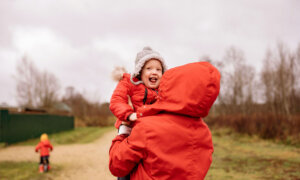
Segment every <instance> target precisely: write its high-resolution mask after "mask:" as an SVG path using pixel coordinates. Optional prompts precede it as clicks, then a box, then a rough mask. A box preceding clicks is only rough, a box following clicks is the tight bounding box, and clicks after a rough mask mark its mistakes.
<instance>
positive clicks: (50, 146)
mask: <svg viewBox="0 0 300 180" xmlns="http://www.w3.org/2000/svg"><path fill="white" fill-rule="evenodd" d="M49 148H50V151H52V150H53V146H52V144H51V143H49Z"/></svg>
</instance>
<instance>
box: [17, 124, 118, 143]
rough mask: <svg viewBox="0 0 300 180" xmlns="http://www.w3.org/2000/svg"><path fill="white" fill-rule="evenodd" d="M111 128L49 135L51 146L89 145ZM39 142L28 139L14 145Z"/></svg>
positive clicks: (76, 130)
mask: <svg viewBox="0 0 300 180" xmlns="http://www.w3.org/2000/svg"><path fill="white" fill-rule="evenodd" d="M112 129H113V127H110V126H109V127H102V128H99V127H79V128H75V129H74V130H71V131H64V132H60V133H55V134H49V139H50V141H51V144H53V145H59V144H75V143H78V144H82V143H90V142H92V141H94V140H95V139H98V138H99V137H100V136H102V135H103V134H104V133H105V132H107V131H110V130H112ZM39 141H40V139H39V138H35V139H30V140H28V141H24V142H20V143H17V144H16V145H36V144H37V143H38V142H39Z"/></svg>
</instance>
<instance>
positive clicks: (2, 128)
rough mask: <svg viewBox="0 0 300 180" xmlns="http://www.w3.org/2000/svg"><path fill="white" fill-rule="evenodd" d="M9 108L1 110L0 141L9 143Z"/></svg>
mask: <svg viewBox="0 0 300 180" xmlns="http://www.w3.org/2000/svg"><path fill="white" fill-rule="evenodd" d="M7 131H8V110H0V142H6V143H7Z"/></svg>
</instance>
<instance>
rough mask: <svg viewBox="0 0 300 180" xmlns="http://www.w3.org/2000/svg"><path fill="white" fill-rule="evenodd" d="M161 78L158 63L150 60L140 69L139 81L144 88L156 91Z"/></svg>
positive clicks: (159, 64)
mask: <svg viewBox="0 0 300 180" xmlns="http://www.w3.org/2000/svg"><path fill="white" fill-rule="evenodd" d="M161 76H162V66H161V63H160V61H158V60H156V59H150V60H149V61H147V62H146V63H145V65H144V67H143V69H142V74H141V79H142V81H143V82H144V84H145V86H146V87H148V88H151V89H156V88H158V86H159V83H160V79H161Z"/></svg>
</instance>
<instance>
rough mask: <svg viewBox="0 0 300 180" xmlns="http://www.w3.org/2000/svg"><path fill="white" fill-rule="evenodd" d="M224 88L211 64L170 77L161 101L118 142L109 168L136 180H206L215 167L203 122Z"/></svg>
mask: <svg viewBox="0 0 300 180" xmlns="http://www.w3.org/2000/svg"><path fill="white" fill-rule="evenodd" d="M219 89H220V73H219V71H218V70H217V69H216V68H215V67H213V66H212V65H210V64H209V63H207V62H197V63H191V64H187V65H184V66H179V67H176V68H173V69H170V70H168V71H166V72H165V74H164V75H163V77H162V80H161V84H160V90H159V98H158V100H157V101H156V102H155V103H154V104H152V105H146V106H143V108H141V111H140V113H142V114H143V116H144V115H147V116H146V117H142V118H139V119H138V120H137V123H136V125H135V126H134V127H133V128H132V131H131V134H130V135H129V136H128V137H126V136H124V135H119V136H117V137H116V138H115V139H113V141H112V145H111V148H110V152H109V154H110V158H109V168H110V171H111V173H112V174H113V175H115V176H119V177H122V176H125V175H127V174H128V173H130V175H131V177H130V179H131V180H137V179H141V180H148V179H149V180H150V179H151V180H165V179H173V180H177V179H178V180H184V179H188V180H199V179H200V180H201V179H204V177H205V175H206V173H207V171H208V169H209V167H210V164H211V162H212V153H213V144H212V137H211V133H210V130H209V129H208V127H207V125H206V124H205V123H204V121H203V120H202V118H203V117H205V116H206V115H207V114H208V112H209V109H210V108H211V106H212V104H213V102H214V101H215V99H216V98H217V96H218V94H219Z"/></svg>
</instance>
